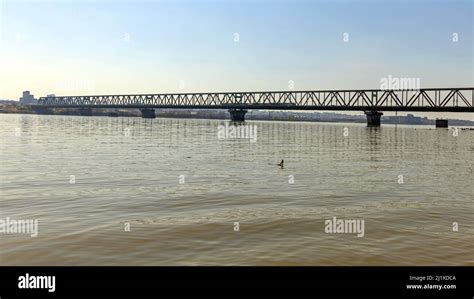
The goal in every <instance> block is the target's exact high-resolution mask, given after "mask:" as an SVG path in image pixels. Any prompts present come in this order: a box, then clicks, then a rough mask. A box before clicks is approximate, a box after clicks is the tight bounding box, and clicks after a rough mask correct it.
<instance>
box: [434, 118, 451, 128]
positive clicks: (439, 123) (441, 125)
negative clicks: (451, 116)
mask: <svg viewBox="0 0 474 299" xmlns="http://www.w3.org/2000/svg"><path fill="white" fill-rule="evenodd" d="M435 126H436V128H447V127H448V120H447V119H437V120H436V121H435Z"/></svg>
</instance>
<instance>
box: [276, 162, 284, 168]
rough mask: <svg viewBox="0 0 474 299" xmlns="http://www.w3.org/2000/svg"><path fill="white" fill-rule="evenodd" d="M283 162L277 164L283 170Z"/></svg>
mask: <svg viewBox="0 0 474 299" xmlns="http://www.w3.org/2000/svg"><path fill="white" fill-rule="evenodd" d="M283 162H284V161H283V160H281V162H280V163H278V164H277V165H278V166H280V167H281V168H283Z"/></svg>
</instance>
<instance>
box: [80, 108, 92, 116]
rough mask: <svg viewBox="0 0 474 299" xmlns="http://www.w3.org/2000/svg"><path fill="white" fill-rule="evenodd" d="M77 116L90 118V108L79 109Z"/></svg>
mask: <svg viewBox="0 0 474 299" xmlns="http://www.w3.org/2000/svg"><path fill="white" fill-rule="evenodd" d="M79 114H80V115H81V116H92V115H93V114H92V108H79Z"/></svg>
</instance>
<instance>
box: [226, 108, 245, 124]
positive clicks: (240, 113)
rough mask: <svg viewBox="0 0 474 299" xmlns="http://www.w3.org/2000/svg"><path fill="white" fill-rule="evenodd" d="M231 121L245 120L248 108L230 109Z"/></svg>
mask: <svg viewBox="0 0 474 299" xmlns="http://www.w3.org/2000/svg"><path fill="white" fill-rule="evenodd" d="M229 113H230V120H231V121H245V114H246V113H247V110H244V109H229Z"/></svg>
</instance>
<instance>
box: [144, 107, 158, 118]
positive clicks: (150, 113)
mask: <svg viewBox="0 0 474 299" xmlns="http://www.w3.org/2000/svg"><path fill="white" fill-rule="evenodd" d="M140 112H141V113H142V118H156V114H155V109H153V108H143V109H140Z"/></svg>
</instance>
